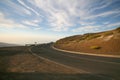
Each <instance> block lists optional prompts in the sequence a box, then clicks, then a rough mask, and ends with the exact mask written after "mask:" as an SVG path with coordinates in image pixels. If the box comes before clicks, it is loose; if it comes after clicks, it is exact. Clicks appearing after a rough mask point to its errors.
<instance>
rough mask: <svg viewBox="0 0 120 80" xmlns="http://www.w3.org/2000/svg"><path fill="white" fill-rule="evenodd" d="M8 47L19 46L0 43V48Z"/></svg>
mask: <svg viewBox="0 0 120 80" xmlns="http://www.w3.org/2000/svg"><path fill="white" fill-rule="evenodd" d="M10 46H19V45H17V44H10V43H4V42H0V47H10Z"/></svg>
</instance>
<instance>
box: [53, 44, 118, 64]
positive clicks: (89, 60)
mask: <svg viewBox="0 0 120 80" xmlns="http://www.w3.org/2000/svg"><path fill="white" fill-rule="evenodd" d="M52 48H53V49H54V50H57V51H61V52H67V53H74V52H71V51H66V50H61V49H57V48H55V47H53V46H52ZM75 54H76V53H75ZM77 54H80V53H77ZM62 55H65V54H62ZM84 55H86V54H84ZM67 56H69V57H73V56H70V55H67ZM89 56H94V55H89ZM75 58H77V57H75ZM79 59H83V60H88V61H94V62H102V63H109V64H117V65H120V63H117V62H110V61H102V60H95V59H88V58H79Z"/></svg>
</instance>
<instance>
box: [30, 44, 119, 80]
mask: <svg viewBox="0 0 120 80" xmlns="http://www.w3.org/2000/svg"><path fill="white" fill-rule="evenodd" d="M31 51H32V52H33V53H35V54H36V55H38V56H41V57H44V58H46V59H49V60H52V61H54V62H56V63H59V64H63V65H66V66H69V67H72V68H75V69H78V70H80V71H84V72H85V73H89V74H92V75H95V76H96V77H95V78H96V79H95V80H98V79H97V78H101V80H120V58H110V57H100V56H91V55H83V54H71V53H67V52H61V51H57V50H54V49H53V48H52V47H51V44H42V45H39V46H35V47H33V48H32V49H31ZM83 80H84V79H83Z"/></svg>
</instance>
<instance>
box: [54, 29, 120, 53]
mask: <svg viewBox="0 0 120 80" xmlns="http://www.w3.org/2000/svg"><path fill="white" fill-rule="evenodd" d="M54 46H55V47H56V48H60V49H64V50H69V51H78V52H87V53H95V54H110V55H120V27H119V28H117V29H115V30H110V31H105V32H99V33H87V34H84V35H76V36H71V37H66V38H63V39H60V40H58V41H57V42H56V43H55V44H54Z"/></svg>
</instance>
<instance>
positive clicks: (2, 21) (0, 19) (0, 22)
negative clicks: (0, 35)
mask: <svg viewBox="0 0 120 80" xmlns="http://www.w3.org/2000/svg"><path fill="white" fill-rule="evenodd" d="M0 27H1V28H28V27H27V26H25V25H22V24H19V23H16V22H14V21H12V20H11V19H7V18H5V15H4V14H3V13H0Z"/></svg>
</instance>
